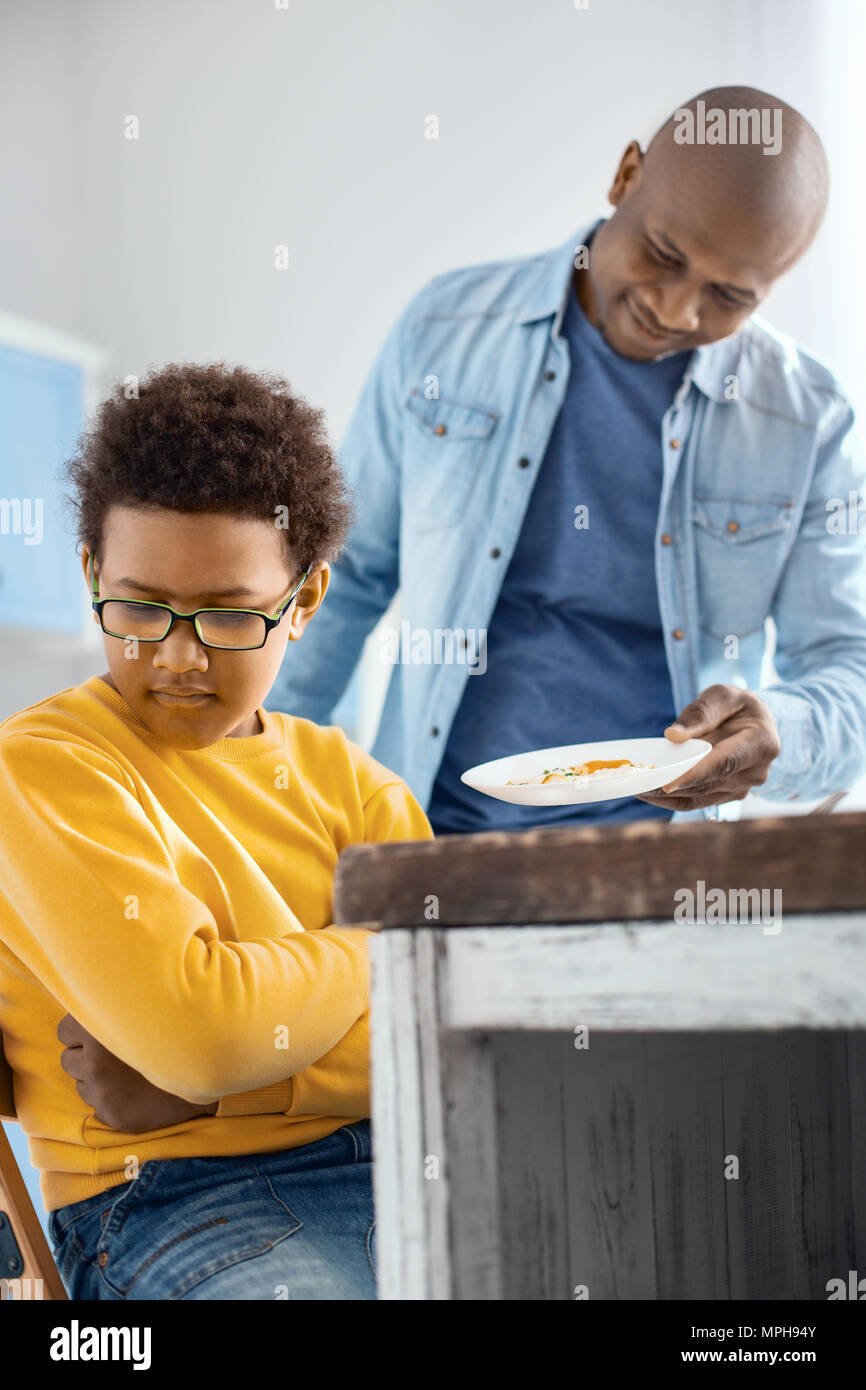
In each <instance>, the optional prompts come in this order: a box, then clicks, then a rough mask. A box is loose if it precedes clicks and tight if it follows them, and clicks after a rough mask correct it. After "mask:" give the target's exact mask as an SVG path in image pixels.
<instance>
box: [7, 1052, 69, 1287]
mask: <svg viewBox="0 0 866 1390" xmlns="http://www.w3.org/2000/svg"><path fill="white" fill-rule="evenodd" d="M17 1118H18V1117H17V1116H16V1114H15V1092H14V1088H13V1084H12V1069H11V1067H10V1066H9V1063H8V1062H7V1061H6V1057H5V1055H4V1052H3V1035H2V1033H0V1120H7V1121H9V1120H16V1119H17ZM24 1299H28V1300H37V1299H39V1300H43V1301H52V1302H60V1301H61V1300H64V1299H68V1294H67V1292H66V1289H65V1288H64V1285H63V1280H62V1279H61V1278H60V1271H59V1270H58V1268H57V1265H56V1264H55V1263H54V1257H53V1256H52V1254H51V1247H50V1246H49V1244H48V1241H47V1240H46V1239H45V1232H44V1231H43V1229H42V1226H41V1224H40V1221H39V1217H38V1216H37V1215H36V1210H35V1208H34V1206H33V1203H32V1202H31V1200H30V1193H29V1192H28V1191H27V1187H26V1185H25V1182H24V1179H23V1178H22V1176H21V1172H20V1170H19V1168H18V1164H17V1162H16V1161H15V1155H14V1153H13V1152H12V1146H11V1144H10V1143H9V1140H8V1139H7V1138H6V1135H5V1134H4V1132H3V1126H2V1125H0V1302H4V1303H5V1302H7V1301H15V1300H24Z"/></svg>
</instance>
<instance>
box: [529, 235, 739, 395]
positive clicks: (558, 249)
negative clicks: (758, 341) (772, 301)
mask: <svg viewBox="0 0 866 1390" xmlns="http://www.w3.org/2000/svg"><path fill="white" fill-rule="evenodd" d="M603 221H604V218H601V217H598V218H596V220H595V221H594V222H588V223H586V224H585V225H584V226H582V227H579V228H578V229H577V231H576V232H574V233H573V234H572V235H571V236H570V237H569V238H568V240H567V241H565V242H563V243H562V245H561V246H555V247H554V248H553V250H552V251H548V252H545V253H544V254H543V255H542V256H540V257H539V265H538V273H537V275H536V276H535V278H534V279H533V282H532V284H531V286H530V289H529V292H528V293H527V296H526V300H525V303H524V305H523V308H522V309H521V310H520V311H519V313H518V314H517V316H516V322H517V323H520V324H524V323H536V322H537V321H538V320H539V319H543V318H549V317H550V316H551V315H554V316H555V322H554V324H553V333H554V335H556V334H558V333H559V330H560V326H561V324H562V317H563V314H564V313H565V309H566V305H567V304H568V296H569V294H570V293H571V286H572V270H573V268H574V257H575V255H576V254H577V248H578V247H579V246H586V245H587V244H588V242H589V240H590V238H591V237H592V235H593V233H594V232H595V231H596V229H597V228H598V227H599V226H600V225H601V223H602V222H603ZM745 331H746V330H745V329H740V330H739V331H738V332H737V333H734V334H732V335H731V337H729V338H721V339H720V340H719V341H718V342H717V343H705V344H704V345H703V347H699V348H696V349H695V351H694V352H693V353H692V355H691V358H690V360H689V364H688V366H687V368H686V371H685V376H684V378H683V388H681V389H684V388H685V383H686V382H687V381H693V382H694V384H695V386H697V387H698V389H699V390H700V391H702V392H703V393H704V395H705V396H709V398H710V399H711V400H714V401H720V402H722V403H723V404H727V403H728V402H730V401H731V399H736V397H735V396H734V397H732V395H731V392H730V390H729V387H730V380H729V378H730V377H732V376H738V375H739V364H740V359H741V356H742V353H743V349H744V345H745Z"/></svg>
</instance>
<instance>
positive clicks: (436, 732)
mask: <svg viewBox="0 0 866 1390" xmlns="http://www.w3.org/2000/svg"><path fill="white" fill-rule="evenodd" d="M430 732H431V734H432V735H433V737H434V738H438V737H439V730H438V729H437V727H436V725H435V724H434V725H433V728H432V729H431V730H430Z"/></svg>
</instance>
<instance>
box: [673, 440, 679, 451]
mask: <svg viewBox="0 0 866 1390" xmlns="http://www.w3.org/2000/svg"><path fill="white" fill-rule="evenodd" d="M679 447H680V441H679V440H678V439H672V440H671V448H672V449H678V448H679Z"/></svg>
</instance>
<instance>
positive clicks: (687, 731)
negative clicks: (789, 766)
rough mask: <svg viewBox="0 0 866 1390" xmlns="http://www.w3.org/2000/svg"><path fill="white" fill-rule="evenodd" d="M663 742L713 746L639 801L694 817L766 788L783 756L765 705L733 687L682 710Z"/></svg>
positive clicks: (706, 693) (710, 690)
mask: <svg viewBox="0 0 866 1390" xmlns="http://www.w3.org/2000/svg"><path fill="white" fill-rule="evenodd" d="M665 736H666V737H667V738H669V739H671V740H673V741H674V742H678V743H682V742H684V741H685V739H688V738H703V739H706V741H707V742H708V743H711V744H712V745H713V751H712V752H711V753H707V755H706V756H705V757H703V758H702V759H701V761H700V762H699V763H696V764H695V766H694V767H693V768H691V770H690V771H689V772H685V773H683V775H682V777H679V778H677V780H676V781H674V782H669V783H668V785H667V786H666V787H660V788H659V790H658V792H654V793H652V794H651V795H650V794H647V795H645V796H639V797H638V801H649V802H650V803H651V804H652V805H653V806H664V807H665V809H666V810H669V811H696V810H698V809H699V808H700V807H702V806H716V805H718V804H719V802H722V801H742V799H743V797H744V796H748V794H749V792H750V791H751V790H752V788H753V787H759V786H761V785H762V783H764V782H766V780H767V777H768V776H769V772H770V764H771V762H772V761H773V759H774V758H777V757H778V756H779V754H780V752H781V751H782V744H781V741H780V739H779V731H778V729H777V728H776V721H775V719H774V718H773V716H772V714H771V713H770V710H769V708H768V707H767V705H765V704H764V701H763V700H761V699H759V698H758V696H757V695H755V694H753V693H752V691H751V690H740V688H739V687H738V686H736V685H710V686H708V687H707V689H706V690H702V691H701V693H700V695H699V696H698V698H697V699H696V700H693V701H692V703H691V704H690V705H686V707H685V709H684V710H683V712H682V714H680V715H679V716H678V717H677V719H676V721H675V722H674V723H673V724H669V725H668V727H667V728H666V729H665Z"/></svg>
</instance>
